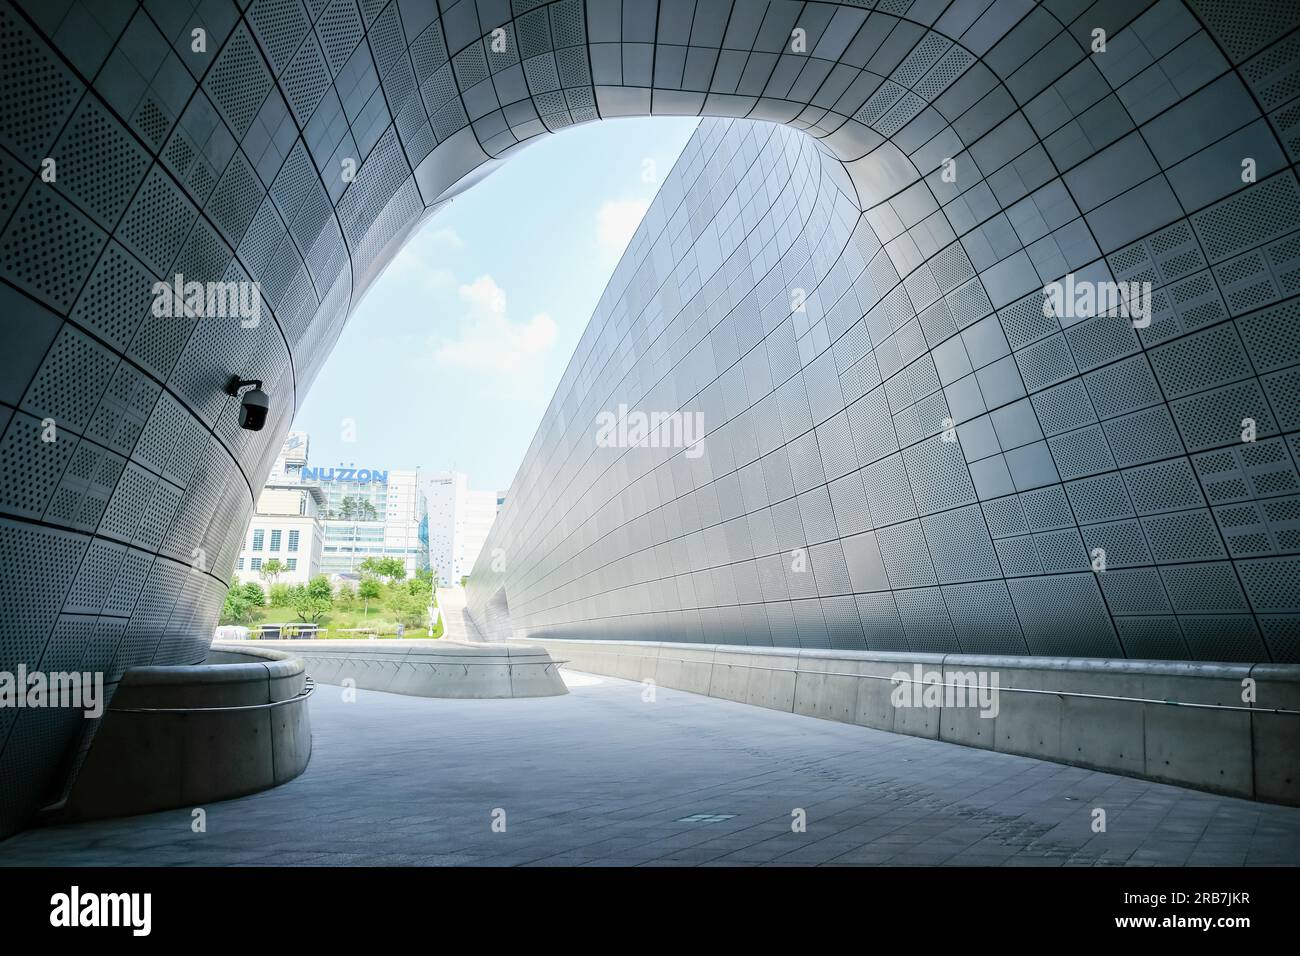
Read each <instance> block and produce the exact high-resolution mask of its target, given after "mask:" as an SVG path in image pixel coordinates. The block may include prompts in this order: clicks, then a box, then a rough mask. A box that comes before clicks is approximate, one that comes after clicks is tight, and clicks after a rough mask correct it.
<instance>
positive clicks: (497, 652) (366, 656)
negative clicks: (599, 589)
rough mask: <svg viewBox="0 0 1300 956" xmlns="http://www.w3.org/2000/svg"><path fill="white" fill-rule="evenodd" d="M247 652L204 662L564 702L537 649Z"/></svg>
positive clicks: (215, 651)
mask: <svg viewBox="0 0 1300 956" xmlns="http://www.w3.org/2000/svg"><path fill="white" fill-rule="evenodd" d="M254 644H255V648H253V649H246V648H245V647H244V646H243V645H241V644H238V643H235V644H214V645H213V646H212V652H211V654H209V656H208V659H209V660H213V659H216V660H224V659H226V657H228V656H230V655H237V654H247V653H254V652H255V653H258V654H267V655H271V656H281V655H289V656H291V657H293V658H294V659H295V660H300V661H302V663H303V664H304V665H305V666H306V668H307V672H308V673H309V674H311V676H312V679H314V680H316V681H317V682H319V683H322V684H342V683H343V682H344V681H351V682H352V683H351V684H350V685H348V686H351V687H359V688H361V689H363V690H381V691H386V692H388V693H390V694H408V695H410V696H412V697H457V698H501V697H555V696H558V695H560V694H567V693H568V692H569V690H568V688H567V687H565V685H564V679H563V678H562V677H560V674H559V671H558V669H557V668H556V664H555V662H554V661H552V660H551V656H550V655H549V654H548V653H547V652H546V649H545V648H543V647H537V646H520V645H517V644H455V643H452V642H451V641H447V640H436V641H425V640H418V639H416V640H409V641H407V640H400V641H399V640H378V641H336V640H324V641H256V642H254Z"/></svg>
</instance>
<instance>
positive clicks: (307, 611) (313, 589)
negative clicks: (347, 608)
mask: <svg viewBox="0 0 1300 956" xmlns="http://www.w3.org/2000/svg"><path fill="white" fill-rule="evenodd" d="M289 604H290V606H291V607H292V608H293V609H294V611H295V613H297V615H298V617H300V618H301V619H302V620H304V621H309V622H310V623H312V624H315V623H316V622H317V621H319V620H320V619H321V618H322V617H323V616H324V615H325V613H326V612H327V611H329V609H330V608H331V607H333V606H334V591H333V590H332V589H331V588H330V581H329V578H327V577H325V575H323V574H318V575H316V577H314V578H312V579H311V580H310V581H308V582H307V583H306V584H305V585H302V584H296V585H294V586H293V587H291V588H290V589H289Z"/></svg>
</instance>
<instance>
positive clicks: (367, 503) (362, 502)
mask: <svg viewBox="0 0 1300 956" xmlns="http://www.w3.org/2000/svg"><path fill="white" fill-rule="evenodd" d="M338 516H339V517H340V518H346V519H348V520H349V521H378V520H379V512H378V511H376V510H375V505H374V503H373V502H372V501H371V500H370V499H369V498H362V497H360V496H358V495H347V496H346V497H345V498H344V499H343V500H342V501H341V502H339V514H338Z"/></svg>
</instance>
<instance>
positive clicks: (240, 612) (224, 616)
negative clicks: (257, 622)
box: [221, 581, 253, 624]
mask: <svg viewBox="0 0 1300 956" xmlns="http://www.w3.org/2000/svg"><path fill="white" fill-rule="evenodd" d="M252 619H253V606H252V605H251V604H249V603H248V595H247V594H246V593H245V591H244V588H243V586H242V585H241V584H239V582H238V581H236V582H235V583H234V584H232V585H231V586H230V590H229V591H227V592H226V601H225V603H224V604H223V605H222V606H221V623H222V624H247V623H249V622H250V621H251V620H252Z"/></svg>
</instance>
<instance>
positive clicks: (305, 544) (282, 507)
mask: <svg viewBox="0 0 1300 956" xmlns="http://www.w3.org/2000/svg"><path fill="white" fill-rule="evenodd" d="M324 505H325V496H324V495H323V494H322V493H321V491H320V489H319V488H313V487H310V486H306V485H300V484H294V483H290V482H277V483H270V482H268V483H267V484H266V485H265V486H264V487H263V488H262V493H261V494H259V495H258V496H257V505H256V507H255V508H254V510H253V519H252V521H251V522H250V523H249V528H248V534H247V537H245V539H244V549H243V550H242V551H241V552H240V554H239V557H238V558H236V559H235V577H236V578H238V580H239V581H240V583H241V584H246V583H248V582H250V581H252V582H256V583H258V584H272V583H274V584H305V583H306V582H307V581H308V580H310V579H311V578H312V577H313V576H314V575H317V574H320V573H321V555H322V552H323V548H324V543H325V535H324V525H323V522H322V521H321V509H322V508H323V507H324ZM273 559H274V560H278V561H279V562H280V565H281V567H282V569H283V570H282V571H281V572H280V573H279V574H277V575H276V576H275V578H274V579H273V580H271V579H268V578H266V577H264V576H263V575H264V570H265V566H266V563H267V562H268V561H271V560H273Z"/></svg>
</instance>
